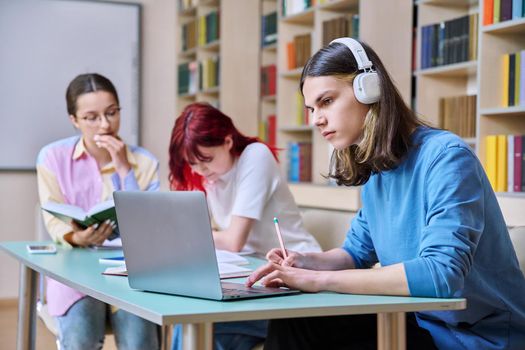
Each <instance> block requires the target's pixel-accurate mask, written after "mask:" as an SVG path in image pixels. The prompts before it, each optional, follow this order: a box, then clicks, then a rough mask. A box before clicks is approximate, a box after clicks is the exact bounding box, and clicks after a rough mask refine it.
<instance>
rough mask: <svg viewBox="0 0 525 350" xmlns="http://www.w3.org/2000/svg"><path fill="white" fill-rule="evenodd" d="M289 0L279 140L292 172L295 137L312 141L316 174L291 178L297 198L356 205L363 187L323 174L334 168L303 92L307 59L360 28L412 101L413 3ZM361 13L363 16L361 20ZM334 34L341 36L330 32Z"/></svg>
mask: <svg viewBox="0 0 525 350" xmlns="http://www.w3.org/2000/svg"><path fill="white" fill-rule="evenodd" d="M284 2H286V1H284V0H281V1H278V6H277V9H278V39H277V53H276V61H277V98H276V112H277V114H276V115H277V146H278V147H279V148H281V149H283V150H284V151H283V152H281V157H280V159H281V165H282V167H283V171H284V173H285V174H288V157H290V155H289V154H288V153H289V151H288V145H289V144H290V143H307V144H311V151H310V152H311V164H309V167H310V169H309V172H310V173H311V178H310V179H308V181H299V182H291V183H290V188H291V190H292V193H293V195H294V197H295V200H296V202H297V203H298V204H299V205H300V206H304V207H316V208H324V209H338V210H347V211H356V210H358V209H359V207H360V191H359V188H344V187H336V186H333V185H330V184H328V181H327V180H326V179H325V178H324V177H323V174H326V173H327V171H328V164H329V157H330V152H331V148H330V146H329V144H328V143H327V142H326V141H325V140H324V139H323V138H322V137H321V135H320V134H319V133H318V132H317V130H316V129H315V127H314V126H313V125H312V123H311V121H309V120H308V117H307V116H305V114H304V112H303V111H302V105H303V103H304V101H303V100H302V96H301V95H300V93H299V80H300V76H301V72H302V68H303V64H302V63H303V62H304V61H305V59H307V58H309V57H310V56H311V55H312V54H313V53H315V52H316V51H317V50H319V49H320V48H322V47H323V46H324V43H326V42H327V41H328V42H329V41H330V40H331V39H333V38H335V37H339V36H348V35H350V36H354V37H355V35H352V34H353V33H356V32H357V33H358V36H359V38H360V39H361V40H364V41H365V42H367V43H368V44H370V45H371V46H372V47H373V48H374V49H375V50H376V51H377V52H378V54H379V55H380V56H381V58H382V60H383V63H384V64H385V65H386V67H387V69H388V70H389V72H390V73H391V75H392V76H393V78H394V80H395V81H396V83H397V86H398V88H399V90H400V91H401V94H402V95H403V97H404V98H405V100H406V101H407V102H408V101H409V100H410V96H411V75H412V69H411V67H412V11H413V3H412V1H408V0H406V1H396V2H390V1H388V2H387V1H382V0H366V1H363V0H362V1H358V0H332V1H321V0H318V1H316V2H315V5H314V6H309V7H304V8H299V9H297V7H295V6H293V3H294V1H288V2H286V4H285V5H288V8H287V10H289V11H288V12H285V13H283V3H284ZM295 3H297V2H295ZM303 3H305V2H303ZM306 3H309V2H306ZM290 10H291V11H290ZM355 15H357V16H358V18H359V20H358V22H357V23H358V24H356V21H355V17H356V16H355ZM341 18H345V19H346V20H347V24H346V27H345V26H342V27H341V23H342V22H343V20H341ZM330 22H332V23H333V26H331V24H330ZM377 23H388V35H385V31H384V30H381V28H379V27H378V26H377ZM338 25H339V27H338V28H339V30H341V28H343V30H344V28H346V30H348V31H347V32H346V34H342V33H338V32H337V29H335V30H334V26H335V27H337V26H338ZM330 34H331V35H335V36H334V37H330ZM298 37H299V38H301V39H297V38H298ZM304 37H308V38H309V43H307V44H305V43H304ZM301 40H303V41H301ZM323 41H324V42H323ZM291 42H294V43H295V44H297V43H298V46H299V49H297V46H296V47H295V49H296V50H295V54H296V55H295V56H296V60H295V63H296V65H295V66H294V65H293V63H294V62H290V59H289V57H290V55H289V52H290V48H289V43H291ZM301 46H302V48H301ZM303 48H304V50H303ZM303 51H304V52H303ZM349 54H350V53H349ZM291 61H294V60H291Z"/></svg>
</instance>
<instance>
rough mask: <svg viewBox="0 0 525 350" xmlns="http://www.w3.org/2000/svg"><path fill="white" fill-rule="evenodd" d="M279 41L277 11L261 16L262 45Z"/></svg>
mask: <svg viewBox="0 0 525 350" xmlns="http://www.w3.org/2000/svg"><path fill="white" fill-rule="evenodd" d="M276 42H277V12H271V13H268V14H266V15H263V16H262V18H261V47H266V46H269V45H272V44H275V43H276Z"/></svg>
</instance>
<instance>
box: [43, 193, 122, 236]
mask: <svg viewBox="0 0 525 350" xmlns="http://www.w3.org/2000/svg"><path fill="white" fill-rule="evenodd" d="M41 207H42V209H43V210H45V211H47V212H48V213H50V214H52V215H54V216H55V217H57V218H58V219H60V220H62V221H64V222H65V223H67V224H69V223H70V222H71V220H74V221H75V222H76V223H78V224H79V225H80V226H82V227H84V228H85V227H88V226H91V225H94V224H100V223H103V222H104V221H106V220H107V219H109V220H112V221H113V222H115V223H116V222H117V215H116V212H115V203H114V202H113V200H108V201H105V202H101V203H98V204H96V205H95V206H93V207H92V208H91V209H89V210H88V211H87V212H86V211H84V210H83V209H82V208H80V207H77V206H76V205H71V204H65V203H57V202H45V203H43V204H42V205H41ZM118 235H119V234H118V227H117V228H116V229H115V230H114V231H113V234H112V235H111V236H110V238H109V239H110V240H111V239H113V238H116V237H118Z"/></svg>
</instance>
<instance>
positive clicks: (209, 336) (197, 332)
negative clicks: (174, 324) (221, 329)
mask: <svg viewBox="0 0 525 350" xmlns="http://www.w3.org/2000/svg"><path fill="white" fill-rule="evenodd" d="M212 348H213V323H209V322H207V323H205V322H203V323H191V324H188V323H185V324H183V325H182V349H183V350H197V349H198V350H212Z"/></svg>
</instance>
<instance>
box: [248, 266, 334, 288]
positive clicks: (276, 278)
mask: <svg viewBox="0 0 525 350" xmlns="http://www.w3.org/2000/svg"><path fill="white" fill-rule="evenodd" d="M322 278H323V274H322V272H320V271H312V270H305V269H299V268H296V267H290V266H282V265H279V264H276V263H273V262H271V261H270V262H268V263H267V264H265V265H263V266H261V267H259V268H258V269H257V270H255V271H254V272H253V273H252V274H251V275H250V276H249V277H248V279H247V280H246V286H247V287H251V286H253V285H254V284H255V283H256V282H257V281H259V280H260V281H261V284H262V285H263V286H265V287H271V288H279V287H287V288H292V289H299V290H302V291H303V292H312V293H315V292H319V291H321V290H322V286H323V285H324V284H323V282H322Z"/></svg>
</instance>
